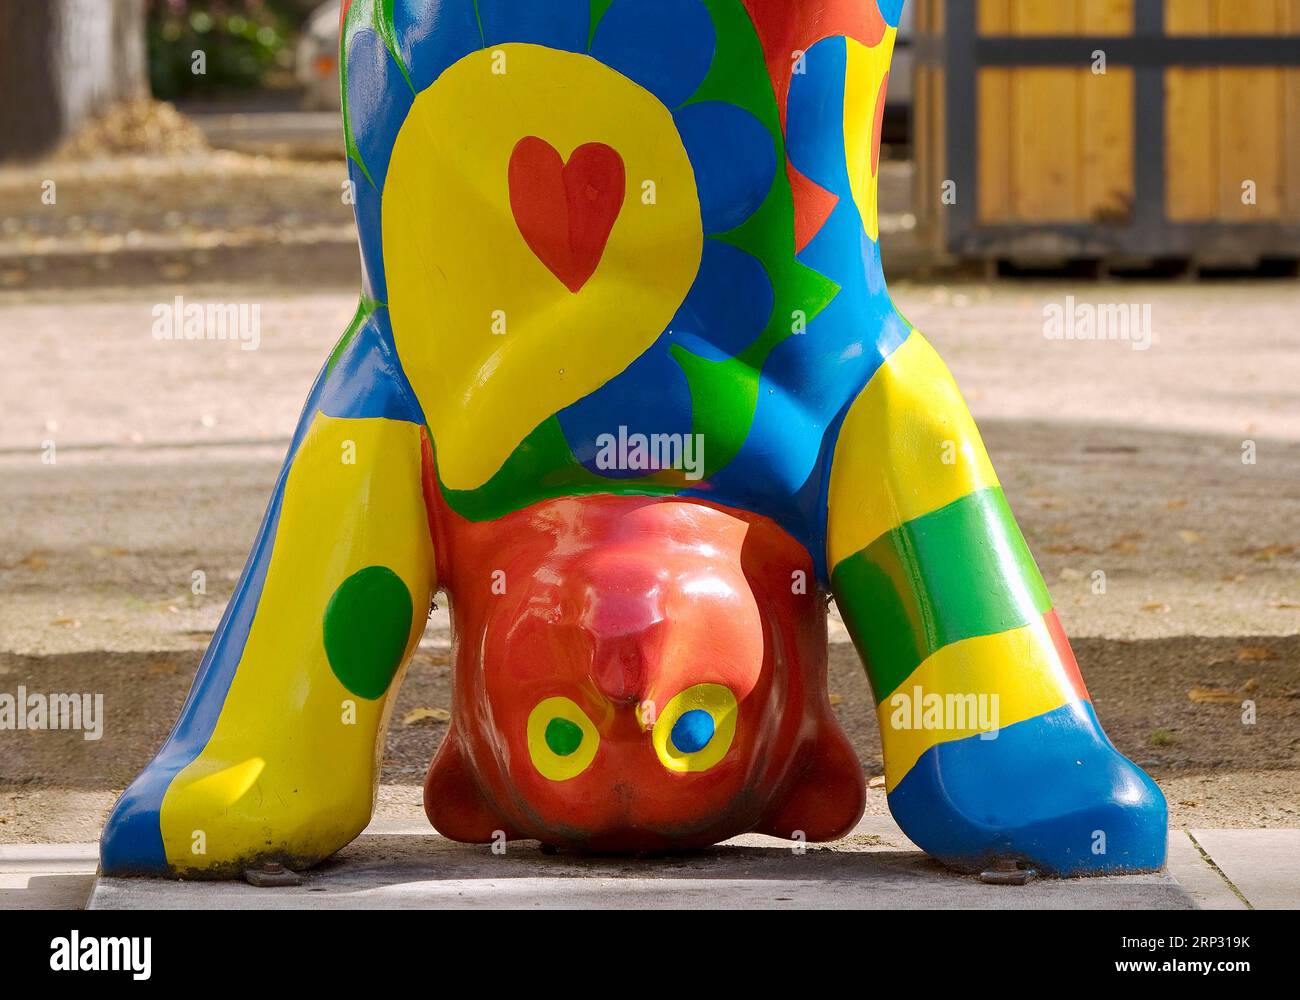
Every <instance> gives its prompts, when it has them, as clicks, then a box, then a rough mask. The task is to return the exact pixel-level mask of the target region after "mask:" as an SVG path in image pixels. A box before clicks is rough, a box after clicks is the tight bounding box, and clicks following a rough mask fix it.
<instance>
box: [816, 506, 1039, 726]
mask: <svg viewBox="0 0 1300 1000" xmlns="http://www.w3.org/2000/svg"><path fill="white" fill-rule="evenodd" d="M831 588H832V590H833V591H834V593H835V599H836V602H837V603H838V604H839V608H840V613H841V614H842V615H843V616H844V621H845V624H846V625H848V628H849V631H850V633H851V634H852V635H853V638H854V641H855V642H856V643H857V646H858V650H859V651H860V652H861V654H862V658H863V660H864V661H865V663H866V666H867V674H868V676H869V677H870V678H871V687H872V690H873V691H874V692H875V695H876V700H877V701H878V702H879V701H882V700H884V699H885V698H886V697H888V695H889V694H890V693H891V692H892V691H893V690H894V689H895V688H896V687H898V685H899V684H901V683H902V682H903V681H904V680H906V679H907V677H908V676H909V675H910V674H911V673H912V671H913V670H915V669H916V668H917V667H918V666H919V665H920V664H921V662H922V661H923V660H924V659H925V658H926V657H928V656H929V655H930V654H931V653H933V652H934V651H935V650H937V649H940V648H942V647H944V646H946V645H948V644H949V643H952V642H957V641H959V640H961V639H969V638H971V637H972V636H977V635H992V634H994V633H997V632H1005V631H1007V630H1008V629H1013V628H1019V627H1020V626H1022V625H1025V624H1027V623H1028V622H1031V621H1033V620H1035V619H1037V618H1039V617H1041V616H1042V615H1043V614H1044V613H1045V612H1047V611H1049V610H1050V609H1051V606H1052V600H1051V597H1050V596H1049V595H1048V593H1047V588H1046V587H1045V586H1044V584H1043V579H1042V577H1041V575H1040V574H1039V572H1038V567H1037V566H1035V565H1034V559H1033V556H1032V555H1030V552H1029V547H1028V546H1027V545H1026V544H1025V539H1024V536H1023V535H1021V533H1020V528H1019V527H1018V526H1017V525H1016V522H1015V518H1014V517H1013V516H1012V514H1011V508H1010V507H1008V506H1007V501H1006V497H1005V496H1004V495H1003V493H1002V489H1001V488H1000V487H992V488H990V489H986V490H979V491H977V492H975V493H969V494H967V495H966V496H964V497H962V498H961V499H959V500H955V501H953V502H952V503H950V504H948V505H947V506H946V507H940V508H939V509H938V510H935V511H931V512H930V513H928V514H923V515H922V516H920V517H917V518H913V519H912V520H910V521H908V522H906V523H905V524H903V525H901V526H900V527H898V528H895V529H893V530H892V531H889V532H887V533H886V534H884V535H881V536H880V537H879V538H877V539H876V540H875V541H874V542H872V543H871V544H870V545H868V546H867V547H866V548H865V549H862V550H861V551H859V552H856V553H854V554H853V555H851V556H849V557H848V558H847V559H844V560H841V562H840V563H839V564H838V565H837V566H836V567H835V570H834V572H833V573H832V574H831Z"/></svg>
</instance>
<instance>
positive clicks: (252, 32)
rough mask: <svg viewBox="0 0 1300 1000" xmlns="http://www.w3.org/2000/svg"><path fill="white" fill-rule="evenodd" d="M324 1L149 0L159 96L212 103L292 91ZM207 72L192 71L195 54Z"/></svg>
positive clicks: (152, 68)
mask: <svg viewBox="0 0 1300 1000" xmlns="http://www.w3.org/2000/svg"><path fill="white" fill-rule="evenodd" d="M317 3H319V0H147V16H148V46H149V80H150V84H151V86H152V88H153V94H154V96H155V97H157V98H160V99H162V100H175V99H177V98H181V97H206V96H214V95H218V94H221V93H223V92H229V91H235V90H247V89H252V88H256V87H278V86H289V85H291V84H292V73H293V62H294V44H295V42H296V40H297V37H298V32H299V30H300V28H301V27H302V23H303V21H304V20H305V18H306V16H307V15H308V14H309V13H310V12H311V10H312V8H313V7H314V6H316V5H317ZM200 51H201V52H203V53H204V58H205V60H206V62H207V67H206V69H207V71H206V73H203V74H198V73H195V72H194V71H193V66H194V59H195V53H196V52H200Z"/></svg>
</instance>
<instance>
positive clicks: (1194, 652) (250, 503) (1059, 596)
mask: <svg viewBox="0 0 1300 1000" xmlns="http://www.w3.org/2000/svg"><path fill="white" fill-rule="evenodd" d="M205 277H207V278H209V279H211V280H212V282H213V283H210V284H206V285H199V284H195V285H185V286H184V287H183V288H181V287H179V286H174V287H160V288H142V289H134V290H129V291H122V292H117V293H98V292H95V293H84V292H83V293H67V292H59V293H53V292H40V293H23V292H9V293H4V294H0V507H3V509H4V510H5V511H6V515H7V516H6V517H5V518H4V519H3V520H2V521H0V569H2V570H3V572H2V573H0V691H10V692H12V691H13V690H14V689H15V688H16V687H17V686H18V685H20V684H23V685H26V686H27V687H28V688H32V689H41V690H47V691H82V690H86V691H94V692H103V693H104V695H105V702H106V713H107V718H108V721H107V727H106V732H105V735H104V738H103V739H102V740H101V741H99V742H87V741H84V740H82V739H81V738H80V736H79V735H78V734H69V733H23V734H14V733H0V842H16V841H30V840H50V841H77V840H86V839H93V837H94V836H95V835H96V831H97V829H98V826H99V824H100V823H101V822H102V818H103V815H104V813H105V812H106V810H107V809H108V807H109V806H110V804H111V802H112V799H113V796H114V795H115V793H116V791H117V790H118V789H120V788H121V787H122V786H123V785H124V784H125V783H126V782H127V781H128V780H129V779H130V777H131V776H132V775H133V774H134V773H135V772H136V771H137V770H138V769H139V767H140V766H142V765H143V763H144V762H145V761H146V760H147V759H148V757H149V756H150V755H151V754H152V752H153V751H154V750H155V749H156V747H157V746H158V745H159V743H160V742H161V740H162V739H163V737H164V736H165V734H166V731H167V729H168V728H169V727H170V725H171V723H172V721H173V720H174V718H175V714H176V711H177V709H178V708H179V705H180V703H181V701H182V699H183V698H184V695H185V692H186V690H187V688H188V685H189V681H190V678H191V677H192V675H193V671H194V669H195V667H196V665H197V663H198V659H199V657H200V655H201V653H202V650H203V648H204V646H205V645H206V642H207V638H208V636H209V635H210V632H211V629H212V628H213V626H214V625H215V623H216V621H217V619H218V618H219V617H220V614H221V610H222V607H223V605H224V602H225V601H226V599H227V598H228V597H229V594H230V591H231V588H232V587H233V584H234V581H235V578H236V575H237V574H238V572H239V569H240V567H241V566H242V564H243V560H244V557H245V554H246V552H247V547H248V545H249V543H250V541H251V539H252V536H253V533H254V531H255V530H256V527H257V523H258V521H259V519H260V516H261V512H262V510H263V508H264V505H265V502H266V499H267V496H268V494H269V490H270V486H271V482H272V480H273V478H274V476H275V472H276V469H277V466H278V462H279V458H280V456H281V455H282V454H283V450H284V446H285V442H286V441H287V438H288V435H289V433H290V431H291V430H292V427H293V424H294V421H295V419H296V416H297V412H298V409H299V407H300V405H301V402H302V398H303V396H304V395H305V392H306V389H307V386H308V384H309V383H310V381H311V378H312V376H313V375H314V373H315V370H316V369H317V367H318V366H319V364H320V362H321V360H322V359H323V357H324V356H325V353H326V352H327V351H328V349H329V346H330V344H332V342H333V340H334V338H335V337H336V336H337V335H338V333H339V331H340V330H341V329H342V327H343V325H344V323H345V322H346V320H347V318H348V317H349V316H350V315H351V312H352V297H351V296H350V295H349V294H347V293H341V292H337V291H321V292H319V293H316V294H302V293H290V292H287V291H283V290H281V291H274V292H273V291H268V290H267V289H266V288H264V287H260V286H258V287H251V286H250V287H244V286H234V285H230V284H220V283H216V282H215V278H216V277H218V276H215V275H206V276H205ZM178 292H183V294H185V295H186V296H187V297H188V298H189V299H190V300H191V301H220V302H256V303H257V304H260V305H261V306H262V307H263V320H262V325H263V336H262V345H261V348H260V349H259V350H258V351H240V350H239V349H238V347H237V346H236V345H233V344H229V343H164V342H158V341H155V340H153V339H152V337H151V336H150V325H151V315H150V310H151V308H152V306H153V305H154V304H155V303H159V302H168V301H170V300H171V298H172V297H173V296H174V295H175V294H177V293H178ZM1066 295H1075V296H1077V297H1080V298H1086V299H1088V300H1090V301H1093V302H1105V301H1137V302H1147V303H1150V304H1151V305H1152V315H1153V326H1154V329H1155V341H1154V343H1153V346H1152V347H1151V349H1150V350H1149V351H1145V352H1137V351H1133V350H1131V348H1130V347H1129V346H1128V345H1126V344H1122V343H1063V342H1055V341H1049V340H1046V339H1044V337H1043V336H1042V315H1043V312H1042V310H1043V306H1044V305H1045V304H1047V303H1052V302H1057V303H1059V302H1063V301H1064V298H1065V296H1066ZM897 297H898V299H899V301H900V304H901V306H902V307H903V309H904V311H905V312H906V313H907V314H908V316H909V317H910V318H911V319H912V320H913V321H914V322H916V324H917V325H918V326H919V327H920V328H922V329H923V330H925V331H926V333H927V336H929V337H930V339H931V340H932V341H933V342H934V343H935V344H936V346H938V347H939V349H940V350H941V352H943V353H944V354H945V356H946V357H947V358H948V360H949V362H950V364H951V366H952V367H953V369H954V371H955V373H956V375H957V377H958V381H959V382H960V383H961V384H962V385H963V387H964V389H965V392H966V395H967V398H968V400H969V401H970V403H971V406H972V409H973V410H974V411H975V413H976V416H977V418H979V420H980V423H981V426H982V428H983V429H984V433H985V438H986V441H987V444H988V446H989V450H990V452H991V454H992V455H993V458H994V462H995V464H996V465H997V467H998V469H999V472H1000V475H1001V477H1002V479H1003V482H1004V485H1005V486H1006V489H1007V493H1008V496H1009V498H1010V500H1011V503H1012V506H1013V507H1014V508H1015V510H1016V511H1017V513H1018V515H1019V516H1020V518H1021V522H1022V525H1023V527H1024V529H1025V533H1026V535H1027V537H1028V538H1029V541H1030V544H1031V546H1032V547H1033V549H1034V551H1035V553H1036V555H1037V557H1038V561H1039V564H1040V566H1041V567H1042V569H1043V571H1044V575H1045V576H1046V578H1047V580H1048V583H1049V586H1050V587H1051V589H1052V591H1053V594H1054V596H1055V598H1056V601H1057V604H1058V606H1059V608H1060V610H1061V615H1062V619H1063V621H1064V623H1065V625H1066V628H1067V630H1068V631H1069V632H1070V634H1071V635H1072V636H1073V637H1074V639H1075V646H1076V651H1077V653H1078V656H1079V660H1080V663H1081V664H1082V667H1083V672H1084V676H1085V679H1086V680H1087V683H1088V686H1089V689H1090V690H1091V692H1092V694H1093V696H1094V698H1095V701H1096V704H1097V708H1098V713H1099V715H1100V716H1101V718H1102V720H1103V723H1104V724H1105V725H1106V728H1107V731H1108V732H1109V733H1110V735H1111V737H1112V738H1113V739H1114V741H1115V742H1116V744H1117V745H1118V746H1119V747H1120V748H1121V750H1123V751H1124V752H1125V753H1127V754H1128V755H1129V756H1131V757H1133V758H1134V759H1135V760H1138V761H1139V762H1141V763H1143V764H1144V765H1145V766H1147V767H1149V768H1150V769H1151V771H1152V773H1153V774H1154V775H1155V776H1156V778H1157V780H1158V781H1159V782H1160V783H1161V784H1162V786H1163V787H1164V788H1165V790H1166V793H1167V795H1168V797H1169V800H1170V805H1171V809H1172V818H1173V821H1174V822H1175V823H1176V824H1179V825H1195V826H1203V827H1223V826H1297V825H1300V816H1298V812H1300V638H1298V637H1297V636H1298V634H1300V534H1298V533H1297V525H1298V524H1300V395H1298V394H1297V393H1296V391H1295V377H1296V372H1297V370H1300V364H1298V363H1297V362H1298V355H1300V346H1297V344H1296V342H1295V333H1294V317H1295V316H1296V315H1297V311H1298V307H1300V293H1298V291H1297V286H1296V285H1295V283H1291V282H1277V283H1256V284H1224V285H1196V286H1183V285H1163V286H1161V285H1124V284H1121V285H1084V286H1078V285H1073V286H1071V285H1064V284H1043V283H1027V284H1026V283H1010V282H1007V283H1000V284H997V285H994V286H991V287H981V286H974V285H971V286H964V285H951V286H947V285H946V286H932V285H901V286H899V287H898V289H897ZM1012 357H1013V358H1014V362H1011V361H1010V360H1009V359H1010V358H1012ZM1246 440H1250V441H1253V442H1254V443H1255V446H1256V449H1257V461H1256V463H1255V464H1251V465H1246V464H1243V463H1242V460H1241V455H1242V446H1243V441H1246ZM45 441H54V442H55V445H56V449H57V456H58V460H57V462H56V464H54V465H46V464H42V462H41V461H40V455H41V451H42V447H43V442H45ZM196 569H201V570H203V571H204V572H205V574H206V575H207V582H208V587H207V589H208V592H207V594H206V595H203V596H200V597H196V596H194V595H192V594H191V593H190V580H191V574H192V573H193V572H194V571H195V570H196ZM1099 571H1100V572H1102V573H1104V574H1105V581H1106V587H1105V592H1104V593H1102V594H1099V593H1095V592H1094V579H1095V576H1094V574H1096V573H1097V572H1099ZM833 638H835V639H836V640H839V641H837V642H836V643H835V645H833V647H832V667H831V670H832V677H831V689H832V691H833V692H835V693H836V694H837V695H838V696H839V699H840V700H839V701H838V703H837V707H836V711H837V712H838V713H839V715H840V717H841V719H842V720H843V722H844V723H845V726H846V728H847V730H848V731H849V732H850V734H851V736H852V738H853V739H854V741H855V745H856V746H857V748H858V752H859V755H860V757H861V759H862V761H863V766H864V769H865V770H866V772H867V774H868V775H869V776H874V775H877V774H879V773H880V751H879V743H878V739H877V736H876V733H875V726H874V721H873V720H872V718H871V710H870V700H869V692H868V689H867V685H866V682H865V679H864V677H863V675H862V672H861V668H860V666H858V664H857V661H856V656H855V655H854V653H853V651H852V647H851V646H848V645H847V644H845V643H844V642H843V641H842V640H843V634H842V630H839V629H837V630H835V633H834V635H833ZM447 644H448V636H447V629H446V621H445V616H443V617H440V618H438V619H437V620H435V622H434V625H433V627H432V628H431V630H430V633H429V635H428V637H427V638H426V642H425V644H424V645H423V646H422V648H421V652H420V654H419V657H418V658H417V661H416V663H415V665H414V666H413V668H412V671H411V673H410V675H409V677H408V680H407V683H406V685H405V687H404V688H403V689H402V692H401V694H400V700H399V704H398V709H397V712H396V714H395V718H396V720H397V721H396V723H395V725H394V727H393V730H392V733H391V734H390V738H389V743H388V748H387V751H386V755H385V771H384V777H383V780H384V782H385V786H384V788H383V790H382V794H381V814H383V815H388V816H408V815H409V816H418V815H419V794H418V787H417V786H418V784H419V782H420V780H421V779H422V776H423V773H424V769H425V767H426V766H427V763H428V760H429V759H430V757H431V756H432V753H433V750H434V749H435V747H436V745H437V742H438V740H439V739H440V738H441V735H442V732H443V729H444V726H443V724H441V723H438V722H435V721H426V722H422V723H418V724H413V725H403V724H402V723H401V718H402V716H403V715H404V714H405V713H406V712H407V711H409V710H410V709H411V708H415V707H433V708H439V707H445V706H446V705H448V704H449V690H448V684H449V677H448V666H447V661H448V650H447ZM1245 699H1250V700H1252V701H1254V702H1255V704H1256V709H1257V716H1256V721H1255V722H1254V724H1253V725H1245V724H1243V723H1242V720H1241V702H1242V701H1243V700H1245ZM884 808H885V805H884V795H883V793H881V792H879V791H878V790H877V791H873V793H872V795H871V798H870V802H869V809H870V810H871V811H873V812H882V811H884Z"/></svg>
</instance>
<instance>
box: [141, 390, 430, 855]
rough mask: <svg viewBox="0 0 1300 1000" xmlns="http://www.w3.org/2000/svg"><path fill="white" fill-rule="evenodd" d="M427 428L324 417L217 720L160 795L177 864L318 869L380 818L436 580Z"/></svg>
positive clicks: (305, 447) (309, 436)
mask: <svg viewBox="0 0 1300 1000" xmlns="http://www.w3.org/2000/svg"><path fill="white" fill-rule="evenodd" d="M421 433H422V429H421V428H420V426H419V425H417V424H414V423H407V422H403V421H395V420H387V419H382V418H371V419H359V420H348V419H335V418H331V417H328V416H325V415H323V414H317V415H316V416H315V417H314V418H313V422H312V424H311V426H310V428H309V430H308V431H307V433H306V436H305V437H304V439H303V441H302V444H301V446H300V448H299V450H298V452H297V454H296V456H295V457H294V460H293V464H292V466H291V468H290V470H289V474H288V477H287V480H286V483H285V488H284V498H283V507H282V509H281V513H280V517H279V524H278V528H277V530H276V534H275V542H274V548H273V550H272V554H271V559H270V565H269V568H268V570H267V574H266V579H265V584H264V586H263V589H262V593H261V597H260V600H259V602H258V604H257V608H256V612H255V615H254V617H253V620H252V625H251V628H250V629H249V633H248V639H247V642H246V644H245V646H244V650H243V655H242V657H241V658H240V660H239V665H238V669H237V670H236V672H235V675H234V678H233V680H232V681H231V684H230V688H229V692H228V693H227V695H226V697H225V700H224V703H222V705H221V709H220V715H219V716H218V718H217V720H216V725H215V728H214V729H213V731H212V735H211V737H210V739H209V740H208V741H207V743H206V745H205V746H204V747H203V750H202V752H201V753H200V754H199V755H198V757H197V758H196V759H194V760H193V761H192V762H190V763H189V764H188V765H187V766H185V767H184V768H182V769H181V770H180V771H179V773H178V774H177V775H176V776H175V778H174V779H173V780H172V781H171V783H170V785H169V786H168V788H167V791H166V794H165V796H164V797H163V802H162V809H161V816H160V825H161V831H162V839H163V845H164V848H165V852H166V861H167V865H168V867H169V868H171V869H172V870H173V871H180V872H185V871H190V872H194V873H207V874H213V875H217V874H232V873H234V872H236V871H238V870H240V869H242V868H244V867H246V866H248V865H249V864H250V863H256V862H258V861H266V860H272V859H275V860H282V861H285V862H287V863H290V864H292V865H297V866H306V865H310V864H314V863H316V862H318V861H320V860H322V859H324V858H326V857H328V856H329V855H331V854H332V853H334V852H335V851H337V850H338V849H339V848H341V847H343V846H344V845H346V844H347V843H348V842H349V841H351V840H352V839H353V838H354V837H356V836H357V834H358V833H360V832H361V830H362V829H364V828H365V826H366V824H367V822H369V819H370V814H371V810H372V808H373V802H374V794H375V788H376V784H377V782H378V774H379V767H378V765H379V754H380V750H381V747H382V739H383V734H384V729H385V726H386V722H387V715H388V709H389V705H390V701H391V695H392V693H393V692H394V691H395V690H396V687H397V685H398V683H399V682H400V679H401V674H402V672H403V671H404V669H405V666H406V663H407V661H408V659H409V657H410V655H411V653H412V652H413V651H414V649H415V646H416V644H417V643H418V642H419V639H420V635H421V634H422V632H423V630H424V625H425V622H426V620H427V609H428V606H429V599H430V596H431V594H432V592H433V589H434V585H435V580H434V559H433V547H432V543H431V541H430V538H429V530H428V519H427V514H426V510H425V504H424V499H423V494H422V490H421V443H420V435H421Z"/></svg>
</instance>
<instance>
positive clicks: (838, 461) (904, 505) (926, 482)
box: [827, 331, 998, 568]
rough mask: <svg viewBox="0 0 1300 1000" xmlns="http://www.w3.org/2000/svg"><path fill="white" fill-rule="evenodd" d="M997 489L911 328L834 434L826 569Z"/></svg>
mask: <svg viewBox="0 0 1300 1000" xmlns="http://www.w3.org/2000/svg"><path fill="white" fill-rule="evenodd" d="M997 485H998V478H997V474H996V473H994V471H993V466H992V464H991V463H990V462H989V458H988V454H987V453H986V452H985V450H984V444H983V442H982V441H981V440H980V436H979V431H978V430H977V429H976V427H975V421H974V420H973V419H972V418H971V415H970V411H969V410H968V409H967V408H966V403H965V401H964V400H963V399H962V397H961V393H960V392H959V391H958V389H957V385H956V383H955V382H954V381H953V379H952V375H951V374H950V373H949V372H948V368H947V366H946V365H945V364H944V363H943V360H942V359H941V358H940V357H939V355H938V354H937V353H936V352H935V350H934V348H933V347H931V346H930V344H929V343H928V342H927V341H926V339H925V338H924V337H922V336H921V335H920V334H919V333H917V332H915V331H913V332H912V333H911V335H910V336H908V338H907V340H905V341H904V342H903V343H902V344H901V345H900V346H899V347H898V348H897V349H896V350H895V351H894V352H893V353H892V354H891V355H890V356H889V357H888V358H886V359H885V361H884V363H883V364H882V365H881V366H880V368H879V369H877V371H876V374H875V375H874V376H872V378H871V381H870V382H868V383H867V386H866V388H864V389H863V390H862V392H861V393H860V394H859V395H858V398H857V399H856V400H855V401H854V402H853V405H852V406H851V407H850V408H849V412H848V415H847V416H846V417H845V420H844V426H843V428H842V429H841V430H840V435H839V441H838V443H837V444H836V446H835V457H834V460H833V462H832V465H831V483H830V492H829V494H828V504H829V521H828V525H829V528H828V538H827V545H828V555H829V559H830V566H831V567H832V568H834V567H835V566H836V565H838V563H839V562H840V561H841V560H843V559H846V558H847V557H849V556H851V555H853V554H854V553H855V552H858V551H860V550H862V549H864V548H866V547H867V546H868V545H870V544H871V543H872V542H873V541H875V540H876V539H877V538H879V537H880V536H881V535H883V534H884V533H885V532H887V531H890V530H892V529H894V528H897V527H898V526H899V525H901V524H902V523H903V522H905V521H909V520H911V519H912V518H914V517H919V516H920V515H922V514H928V513H930V512H931V511H933V510H938V509H939V508H940V507H943V506H945V505H947V504H949V503H952V502H953V501H954V500H957V499H960V498H961V497H964V496H965V495H966V494H968V493H973V492H975V491H976V490H981V489H984V488H986V487H989V486H997Z"/></svg>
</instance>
